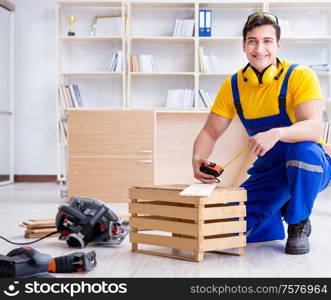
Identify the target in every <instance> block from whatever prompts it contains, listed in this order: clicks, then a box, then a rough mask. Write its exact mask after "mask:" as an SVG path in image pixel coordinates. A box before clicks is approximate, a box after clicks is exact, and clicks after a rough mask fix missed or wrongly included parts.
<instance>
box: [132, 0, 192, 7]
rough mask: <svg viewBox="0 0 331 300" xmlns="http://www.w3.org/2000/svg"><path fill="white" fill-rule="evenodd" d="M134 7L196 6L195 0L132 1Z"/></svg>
mask: <svg viewBox="0 0 331 300" xmlns="http://www.w3.org/2000/svg"><path fill="white" fill-rule="evenodd" d="M130 4H131V6H132V7H133V8H192V9H193V8H194V2H177V1H176V2H175V1H174V2H168V1H167V2H131V3H130Z"/></svg>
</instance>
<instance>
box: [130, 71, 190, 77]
mask: <svg viewBox="0 0 331 300" xmlns="http://www.w3.org/2000/svg"><path fill="white" fill-rule="evenodd" d="M129 75H131V76H174V75H175V76H194V75H195V73H194V72H165V73H163V72H151V73H147V72H129Z"/></svg>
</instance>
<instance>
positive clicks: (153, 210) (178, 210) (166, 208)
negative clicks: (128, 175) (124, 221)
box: [129, 203, 198, 220]
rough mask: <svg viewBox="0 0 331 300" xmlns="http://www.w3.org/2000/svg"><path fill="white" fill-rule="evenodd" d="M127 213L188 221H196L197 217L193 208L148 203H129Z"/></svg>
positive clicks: (196, 211)
mask: <svg viewBox="0 0 331 300" xmlns="http://www.w3.org/2000/svg"><path fill="white" fill-rule="evenodd" d="M129 212H130V213H139V214H148V215H156V216H161V217H169V218H181V219H188V220H196V219H197V217H198V210H197V209H194V208H190V207H180V206H170V205H155V204H148V203H145V204H142V203H130V204H129Z"/></svg>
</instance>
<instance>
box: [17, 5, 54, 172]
mask: <svg viewBox="0 0 331 300" xmlns="http://www.w3.org/2000/svg"><path fill="white" fill-rule="evenodd" d="M11 1H12V3H13V4H15V6H16V12H15V21H16V22H15V31H16V39H15V45H16V55H15V64H16V65H15V96H16V99H15V127H16V132H15V134H16V137H15V149H16V151H15V174H56V118H55V116H56V106H55V93H56V86H55V82H56V62H55V15H54V14H55V9H54V7H55V2H56V1H55V0H11Z"/></svg>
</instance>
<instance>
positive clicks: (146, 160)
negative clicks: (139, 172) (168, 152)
mask: <svg viewBox="0 0 331 300" xmlns="http://www.w3.org/2000/svg"><path fill="white" fill-rule="evenodd" d="M136 163H139V164H151V163H152V160H151V159H138V160H136Z"/></svg>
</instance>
